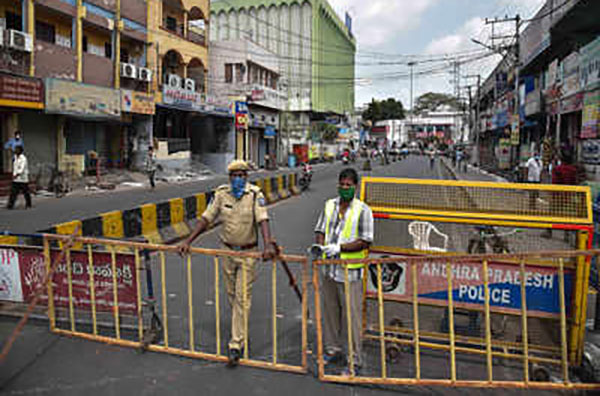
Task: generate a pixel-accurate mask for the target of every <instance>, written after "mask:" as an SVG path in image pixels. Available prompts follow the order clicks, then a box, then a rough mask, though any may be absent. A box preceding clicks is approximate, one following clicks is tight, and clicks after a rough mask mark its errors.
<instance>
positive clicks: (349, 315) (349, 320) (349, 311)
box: [344, 265, 354, 378]
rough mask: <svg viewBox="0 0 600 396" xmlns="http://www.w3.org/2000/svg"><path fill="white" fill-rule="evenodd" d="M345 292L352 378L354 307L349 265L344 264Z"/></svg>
mask: <svg viewBox="0 0 600 396" xmlns="http://www.w3.org/2000/svg"><path fill="white" fill-rule="evenodd" d="M344 294H345V295H346V325H347V326H348V331H347V332H346V333H348V361H349V364H350V378H352V377H354V345H352V309H350V280H349V278H348V265H344Z"/></svg>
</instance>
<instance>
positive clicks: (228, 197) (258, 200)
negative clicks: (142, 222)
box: [179, 160, 277, 367]
mask: <svg viewBox="0 0 600 396" xmlns="http://www.w3.org/2000/svg"><path fill="white" fill-rule="evenodd" d="M249 169H250V167H249V166H248V164H247V163H246V162H244V161H241V160H235V161H233V162H231V163H230V164H229V166H228V168H227V170H228V172H229V184H226V185H222V186H220V187H219V188H217V190H216V192H215V196H214V198H213V200H212V201H211V203H210V204H209V206H208V208H207V209H206V211H204V213H203V214H202V217H201V219H200V222H199V224H198V226H197V227H196V229H195V230H194V231H193V232H192V234H191V235H190V236H189V237H188V238H187V239H186V240H185V241H183V242H182V243H181V244H180V245H179V252H180V253H181V254H189V251H190V245H191V243H192V242H193V241H194V239H196V238H197V237H198V235H200V234H201V233H202V232H203V231H204V230H206V229H207V227H208V226H209V225H210V224H214V222H215V221H216V220H217V218H219V219H220V220H221V222H222V225H221V233H220V239H221V243H222V244H223V248H224V249H225V250H229V251H232V252H254V251H256V250H257V249H258V235H257V233H258V231H257V229H258V228H259V229H260V231H261V234H262V239H263V258H264V259H266V260H270V259H273V258H274V257H275V256H276V255H277V245H276V242H275V240H274V239H272V238H271V233H270V230H269V215H268V213H267V208H266V201H265V197H264V196H263V194H262V192H261V190H260V188H259V187H256V186H254V185H252V184H250V183H248V182H247V179H248V170H249ZM255 264H256V259H254V258H249V257H223V273H224V278H225V286H226V289H227V297H228V301H229V305H230V307H231V313H232V317H231V340H230V341H229V364H228V365H229V367H234V366H236V365H237V364H238V362H239V360H240V358H241V356H242V354H243V351H244V348H248V345H244V340H245V339H247V333H246V332H247V329H248V322H247V321H248V317H249V314H250V306H251V300H252V284H253V283H254V280H255V279H256V265H255ZM244 280H245V281H246V285H245V287H244Z"/></svg>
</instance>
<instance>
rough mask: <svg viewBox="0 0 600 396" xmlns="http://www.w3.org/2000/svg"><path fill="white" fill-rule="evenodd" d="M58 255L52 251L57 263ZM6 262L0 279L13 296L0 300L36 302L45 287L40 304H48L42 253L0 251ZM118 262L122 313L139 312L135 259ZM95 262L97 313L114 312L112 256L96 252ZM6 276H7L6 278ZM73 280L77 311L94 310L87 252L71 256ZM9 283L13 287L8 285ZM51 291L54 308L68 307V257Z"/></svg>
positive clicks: (20, 249) (119, 258)
mask: <svg viewBox="0 0 600 396" xmlns="http://www.w3.org/2000/svg"><path fill="white" fill-rule="evenodd" d="M59 254H60V252H59V251H58V250H52V251H51V259H52V260H55V259H56V258H57V257H58V255H59ZM4 258H6V260H5V262H6V266H4V265H2V267H0V276H1V277H2V280H0V282H2V283H3V284H9V285H10V288H6V290H9V291H10V293H8V292H7V293H1V292H0V299H2V300H9V301H14V302H29V301H30V300H31V299H33V297H34V295H35V292H36V290H37V289H38V288H39V287H43V291H44V295H43V296H42V299H41V301H42V303H47V300H48V297H47V295H46V293H45V292H46V288H45V286H44V285H43V280H44V278H45V276H46V263H45V260H44V253H43V251H42V250H41V249H39V248H34V247H21V246H18V247H17V246H11V247H0V260H1V259H4ZM115 259H116V263H115V264H116V265H115V268H116V272H117V291H118V293H117V294H118V305H119V310H120V311H122V312H136V311H137V273H136V271H135V258H134V256H133V255H131V254H122V253H117V254H115ZM92 260H93V264H94V291H95V299H96V309H97V310H98V311H112V309H113V306H114V300H113V277H112V261H111V260H112V257H111V254H110V253H105V252H94V253H93V255H92ZM0 264H4V262H0ZM9 268H10V269H9ZM5 274H8V275H6V276H5ZM16 274H18V276H17V275H16ZM9 275H10V276H12V278H10V276H9ZM71 276H72V282H71V284H72V285H73V303H74V306H75V308H78V309H91V294H90V271H89V265H88V254H87V252H83V251H81V252H78V251H72V252H71ZM4 279H6V281H4ZM9 281H10V283H7V282H9ZM52 287H53V293H54V304H55V306H57V307H68V306H69V297H68V296H69V287H68V267H67V262H66V258H65V257H63V260H62V262H60V263H58V264H57V267H56V269H55V271H54V274H53V277H52ZM19 291H20V292H19Z"/></svg>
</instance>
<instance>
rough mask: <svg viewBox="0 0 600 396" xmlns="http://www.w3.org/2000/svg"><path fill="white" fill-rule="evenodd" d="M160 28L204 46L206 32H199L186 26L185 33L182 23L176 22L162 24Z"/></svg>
mask: <svg viewBox="0 0 600 396" xmlns="http://www.w3.org/2000/svg"><path fill="white" fill-rule="evenodd" d="M161 29H162V30H165V31H167V32H169V33H171V34H174V35H176V36H178V37H180V38H182V39H184V40H187V41H190V42H192V43H194V44H198V45H202V46H206V34H201V33H199V32H197V31H194V30H193V29H190V28H188V30H187V34H185V29H184V25H183V24H178V25H177V26H175V27H173V26H171V27H167V25H165V24H163V25H162V26H161Z"/></svg>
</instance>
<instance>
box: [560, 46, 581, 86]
mask: <svg viewBox="0 0 600 396" xmlns="http://www.w3.org/2000/svg"><path fill="white" fill-rule="evenodd" d="M561 66H562V92H561V93H562V96H563V97H567V96H570V95H573V94H575V93H577V92H579V89H580V80H581V79H580V76H579V54H578V53H577V52H572V53H571V54H570V55H569V56H567V57H566V58H565V59H563V61H562V63H561Z"/></svg>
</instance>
